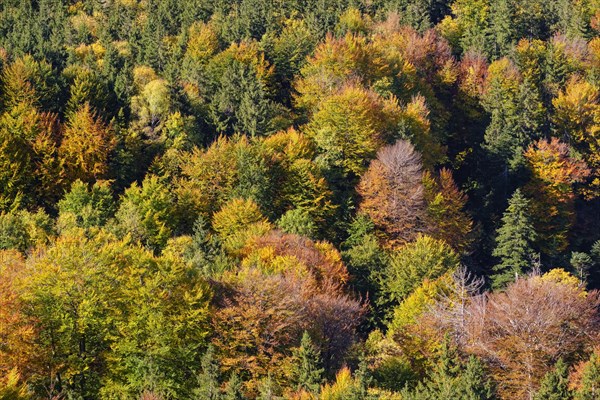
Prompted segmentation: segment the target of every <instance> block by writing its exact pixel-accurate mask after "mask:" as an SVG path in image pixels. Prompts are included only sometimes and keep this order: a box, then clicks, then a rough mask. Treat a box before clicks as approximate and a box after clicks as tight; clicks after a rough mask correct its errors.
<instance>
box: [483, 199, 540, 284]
mask: <svg viewBox="0 0 600 400" xmlns="http://www.w3.org/2000/svg"><path fill="white" fill-rule="evenodd" d="M528 207H529V201H528V200H527V199H526V198H525V196H523V194H522V193H521V191H520V190H519V189H517V190H516V191H515V193H514V194H513V196H512V197H511V199H510V200H509V202H508V208H507V209H506V211H505V212H504V216H503V217H502V226H501V227H500V228H499V229H498V232H497V233H498V236H497V237H496V248H495V249H494V251H493V253H492V254H493V255H494V256H495V257H498V258H499V259H500V262H499V263H498V264H496V265H495V266H494V267H493V269H494V275H493V277H492V282H493V286H494V287H495V288H501V287H503V286H505V285H506V284H507V283H508V282H511V281H514V279H515V276H516V275H522V274H523V273H524V272H525V271H526V270H527V269H528V268H529V266H530V265H531V262H532V258H533V257H534V254H535V253H534V251H533V248H532V244H533V243H534V241H535V238H536V233H535V230H534V228H533V224H532V222H531V218H530V216H529V211H528Z"/></svg>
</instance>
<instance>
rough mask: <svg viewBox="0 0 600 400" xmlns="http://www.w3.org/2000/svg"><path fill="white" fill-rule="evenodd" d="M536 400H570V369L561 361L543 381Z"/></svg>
mask: <svg viewBox="0 0 600 400" xmlns="http://www.w3.org/2000/svg"><path fill="white" fill-rule="evenodd" d="M534 399H535V400H569V399H571V391H570V390H569V368H568V366H567V364H566V363H565V362H564V361H563V360H562V358H561V359H559V360H558V362H557V363H556V366H555V368H554V370H553V371H550V372H548V373H547V374H546V376H545V377H544V379H543V380H542V384H541V386H540V390H539V391H538V392H537V393H536V395H535V397H534Z"/></svg>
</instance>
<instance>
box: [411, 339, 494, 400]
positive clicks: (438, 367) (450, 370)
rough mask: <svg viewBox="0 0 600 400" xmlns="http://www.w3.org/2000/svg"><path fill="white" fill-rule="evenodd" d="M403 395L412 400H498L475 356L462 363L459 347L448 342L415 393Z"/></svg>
mask: <svg viewBox="0 0 600 400" xmlns="http://www.w3.org/2000/svg"><path fill="white" fill-rule="evenodd" d="M402 394H403V398H406V399H409V400H434V399H447V400H450V399H469V400H492V399H494V398H495V393H494V391H493V389H492V385H491V382H490V380H489V379H488V377H487V376H486V374H485V372H484V369H483V365H482V364H481V361H479V360H478V359H477V358H476V357H473V356H471V357H469V359H468V361H467V362H466V363H465V362H463V361H461V359H460V357H459V355H458V353H457V350H456V348H454V347H452V345H451V344H449V343H448V342H447V341H445V342H444V343H442V348H441V355H440V356H439V359H438V361H437V363H436V364H435V365H434V367H433V368H432V370H431V371H430V372H429V373H428V375H427V378H426V379H425V381H424V382H420V383H419V385H418V386H417V387H416V388H415V390H414V391H409V390H407V389H405V390H404V391H403V393H402Z"/></svg>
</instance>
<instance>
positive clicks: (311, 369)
mask: <svg viewBox="0 0 600 400" xmlns="http://www.w3.org/2000/svg"><path fill="white" fill-rule="evenodd" d="M293 357H294V366H293V369H292V371H291V383H292V385H293V387H295V389H296V391H298V392H300V391H306V392H308V393H311V394H313V395H317V394H318V393H319V389H320V388H321V384H322V383H323V372H324V370H323V368H320V364H321V360H320V353H319V350H318V349H317V348H316V347H315V346H314V345H313V343H312V340H311V338H310V334H309V333H308V332H306V331H304V333H303V334H302V340H301V341H300V347H298V348H297V349H296V350H295V351H294V352H293Z"/></svg>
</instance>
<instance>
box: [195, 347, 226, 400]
mask: <svg viewBox="0 0 600 400" xmlns="http://www.w3.org/2000/svg"><path fill="white" fill-rule="evenodd" d="M201 366H202V371H201V372H200V374H199V375H198V388H197V389H196V390H195V391H194V399H195V400H220V399H221V391H220V390H219V366H218V364H217V361H216V360H215V348H214V347H213V345H212V344H211V345H209V346H208V348H207V349H206V353H204V356H203V357H202V361H201Z"/></svg>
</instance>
